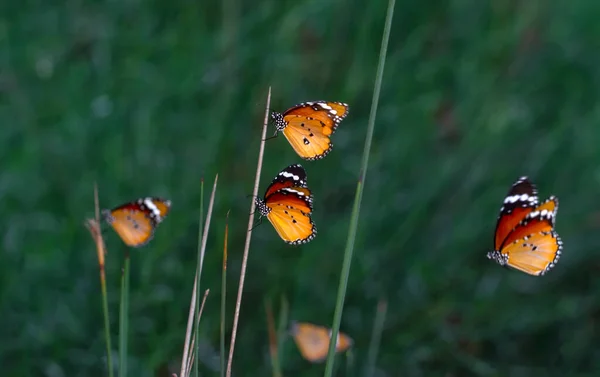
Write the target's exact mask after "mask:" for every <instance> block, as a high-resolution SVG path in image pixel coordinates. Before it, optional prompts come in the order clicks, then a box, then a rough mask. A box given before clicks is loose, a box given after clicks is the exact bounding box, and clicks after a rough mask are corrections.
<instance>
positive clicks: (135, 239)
mask: <svg viewBox="0 0 600 377" xmlns="http://www.w3.org/2000/svg"><path fill="white" fill-rule="evenodd" d="M170 209H171V202H170V201H169V200H164V199H160V198H142V199H138V200H137V201H135V202H130V203H126V204H123V205H121V206H119V207H116V208H114V209H112V210H110V211H109V210H104V211H103V215H104V218H105V219H106V221H107V222H108V223H109V224H110V225H111V226H112V228H113V229H114V230H115V232H117V234H118V235H119V237H121V239H122V240H123V242H125V244H126V245H127V246H131V247H141V246H144V245H146V244H147V243H148V242H150V240H151V239H152V238H153V237H154V231H155V229H156V227H157V226H158V224H160V223H161V222H162V220H163V219H164V218H165V217H166V216H167V214H168V213H169V211H170Z"/></svg>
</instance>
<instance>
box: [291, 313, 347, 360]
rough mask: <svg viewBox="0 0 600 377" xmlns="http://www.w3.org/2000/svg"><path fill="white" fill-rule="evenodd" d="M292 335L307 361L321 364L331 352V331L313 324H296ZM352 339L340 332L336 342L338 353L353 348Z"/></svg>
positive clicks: (293, 325)
mask: <svg viewBox="0 0 600 377" xmlns="http://www.w3.org/2000/svg"><path fill="white" fill-rule="evenodd" d="M291 334H292V336H293V337H294V341H295V342H296V345H297V346H298V349H299V350H300V354H302V357H304V358H305V359H306V360H308V361H310V362H313V363H319V362H323V361H325V359H326V358H327V353H328V352H329V341H330V339H331V330H329V329H327V328H325V327H322V326H317V325H313V324H312V323H306V322H303V323H299V322H294V323H293V324H292V328H291ZM352 343H353V341H352V339H351V338H350V337H349V336H347V335H346V334H343V333H341V332H338V339H337V342H336V352H344V351H346V350H347V349H348V348H350V347H351V346H352Z"/></svg>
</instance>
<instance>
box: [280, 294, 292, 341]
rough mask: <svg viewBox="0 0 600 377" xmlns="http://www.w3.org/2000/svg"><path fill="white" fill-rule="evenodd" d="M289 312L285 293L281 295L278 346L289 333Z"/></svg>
mask: <svg viewBox="0 0 600 377" xmlns="http://www.w3.org/2000/svg"><path fill="white" fill-rule="evenodd" d="M288 313H289V305H288V301H287V299H286V298H285V296H284V295H281V308H279V325H278V327H277V348H278V350H279V347H280V345H281V344H283V341H284V339H285V338H286V336H287V334H288V331H287V329H288Z"/></svg>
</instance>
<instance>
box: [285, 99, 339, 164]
mask: <svg viewBox="0 0 600 377" xmlns="http://www.w3.org/2000/svg"><path fill="white" fill-rule="evenodd" d="M348 111H349V107H348V105H347V104H345V103H341V102H327V101H316V102H304V103H302V104H299V105H297V106H294V107H293V108H291V109H289V110H287V111H286V112H285V113H283V127H282V132H283V134H284V135H285V137H286V139H287V140H288V141H289V143H290V145H291V146H292V148H294V150H295V151H296V153H297V154H298V155H299V156H300V157H302V158H303V159H305V160H316V159H320V158H323V157H325V156H326V155H327V154H328V153H329V152H330V151H331V149H332V148H333V144H332V143H331V139H330V136H331V135H332V134H333V133H334V132H335V130H336V128H337V127H338V125H339V124H340V122H341V121H342V120H343V119H344V118H345V117H346V115H348Z"/></svg>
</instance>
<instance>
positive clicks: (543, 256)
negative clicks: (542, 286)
mask: <svg viewBox="0 0 600 377" xmlns="http://www.w3.org/2000/svg"><path fill="white" fill-rule="evenodd" d="M561 251H562V241H561V239H560V237H559V236H558V234H557V233H556V232H554V231H542V232H538V233H533V234H530V235H528V236H526V237H523V238H521V239H519V240H517V241H515V242H513V243H511V244H509V245H507V246H506V247H505V248H504V249H502V253H503V254H504V255H506V256H507V257H508V258H507V260H506V265H508V266H510V267H512V268H515V269H517V270H519V271H522V272H525V273H527V274H529V275H534V276H539V275H543V274H545V273H546V272H548V271H549V270H550V269H551V268H552V267H554V265H555V264H556V263H557V262H558V259H559V258H560V254H561Z"/></svg>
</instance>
